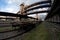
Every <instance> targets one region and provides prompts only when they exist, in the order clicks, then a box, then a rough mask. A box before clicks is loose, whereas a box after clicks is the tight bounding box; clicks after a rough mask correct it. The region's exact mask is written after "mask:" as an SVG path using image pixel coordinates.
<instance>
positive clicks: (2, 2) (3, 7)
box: [0, 0, 46, 15]
mask: <svg viewBox="0 0 60 40" xmlns="http://www.w3.org/2000/svg"><path fill="white" fill-rule="evenodd" d="M39 1H45V0H0V11H3V12H11V13H17V12H18V11H19V9H20V8H19V5H20V4H21V3H23V2H24V3H25V5H30V4H33V3H35V2H39ZM42 10H44V9H42ZM41 15H46V13H43V14H41Z"/></svg>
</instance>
